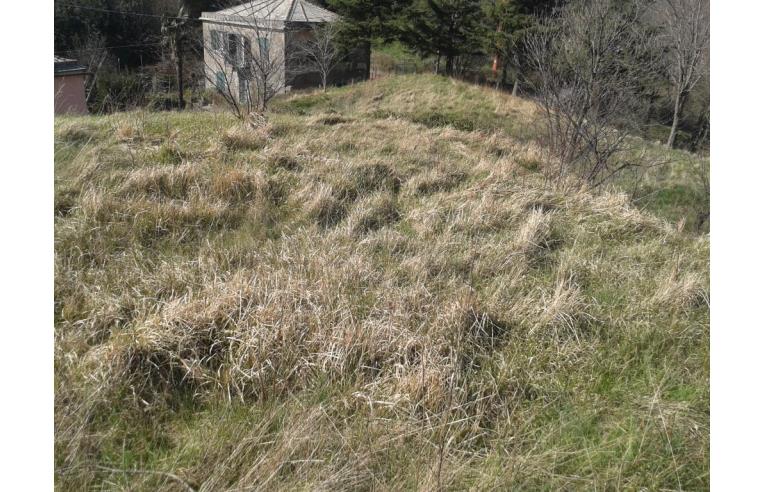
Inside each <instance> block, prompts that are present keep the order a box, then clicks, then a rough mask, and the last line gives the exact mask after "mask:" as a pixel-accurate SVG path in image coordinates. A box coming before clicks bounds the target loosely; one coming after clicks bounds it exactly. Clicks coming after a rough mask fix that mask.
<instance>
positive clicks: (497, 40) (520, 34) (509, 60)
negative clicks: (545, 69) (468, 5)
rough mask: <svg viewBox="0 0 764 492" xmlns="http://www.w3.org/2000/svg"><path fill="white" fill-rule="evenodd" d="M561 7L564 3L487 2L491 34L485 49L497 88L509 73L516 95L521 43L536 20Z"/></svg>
mask: <svg viewBox="0 0 764 492" xmlns="http://www.w3.org/2000/svg"><path fill="white" fill-rule="evenodd" d="M561 3H563V2H559V1H556V0H490V1H488V2H486V14H487V17H488V20H489V23H490V25H491V31H490V33H489V34H488V35H487V36H486V38H485V39H486V43H487V46H486V49H487V51H488V52H489V53H491V54H492V55H493V70H494V75H495V76H496V86H497V87H499V86H502V85H504V84H506V82H507V75H508V74H509V73H510V72H512V75H513V78H514V89H513V93H516V92H517V84H518V77H519V72H520V71H521V70H522V69H523V57H522V55H521V50H522V45H523V39H524V37H525V36H526V35H527V34H528V33H529V32H530V31H531V30H532V29H533V27H534V26H535V25H536V22H537V18H538V16H541V15H547V14H549V13H550V12H551V11H552V9H553V8H554V7H555V6H556V5H560V4H561ZM499 67H500V68H499ZM499 69H500V70H501V74H499Z"/></svg>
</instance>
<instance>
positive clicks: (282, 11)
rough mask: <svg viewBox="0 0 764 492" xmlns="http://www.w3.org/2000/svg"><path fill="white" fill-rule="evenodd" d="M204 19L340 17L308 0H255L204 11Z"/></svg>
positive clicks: (315, 19)
mask: <svg viewBox="0 0 764 492" xmlns="http://www.w3.org/2000/svg"><path fill="white" fill-rule="evenodd" d="M202 19H203V20H220V21H230V22H236V21H239V22H241V21H252V20H261V21H263V20H264V21H267V22H270V23H286V22H309V23H320V22H332V21H335V20H337V19H339V16H338V15H337V14H335V13H334V12H330V11H328V10H326V9H324V8H321V7H319V6H318V5H313V4H312V3H310V2H307V1H306V0H254V1H252V2H245V3H242V4H241V5H236V6H234V7H230V8H227V9H223V10H219V11H217V12H203V13H202Z"/></svg>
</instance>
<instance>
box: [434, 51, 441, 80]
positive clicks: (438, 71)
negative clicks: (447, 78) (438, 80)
mask: <svg viewBox="0 0 764 492" xmlns="http://www.w3.org/2000/svg"><path fill="white" fill-rule="evenodd" d="M438 74H440V51H438V61H436V62H435V75H438Z"/></svg>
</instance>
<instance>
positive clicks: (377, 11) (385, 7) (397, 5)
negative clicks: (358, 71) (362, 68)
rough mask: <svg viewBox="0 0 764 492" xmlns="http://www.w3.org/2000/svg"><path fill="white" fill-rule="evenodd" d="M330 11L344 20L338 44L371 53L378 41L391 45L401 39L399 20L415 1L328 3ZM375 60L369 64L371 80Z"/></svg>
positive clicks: (331, 0) (332, 0) (335, 0)
mask: <svg viewBox="0 0 764 492" xmlns="http://www.w3.org/2000/svg"><path fill="white" fill-rule="evenodd" d="M327 3H328V7H329V8H330V9H331V10H333V11H334V12H336V13H337V14H339V15H340V16H342V18H343V22H342V23H341V25H340V29H339V32H338V33H337V42H338V43H339V44H340V46H341V47H343V48H344V49H347V50H351V49H354V48H358V47H361V48H363V49H365V50H366V53H369V54H370V53H371V44H372V42H373V41H374V40H376V39H381V40H383V41H390V40H393V39H396V38H397V36H398V24H397V20H398V16H399V15H400V14H401V12H403V11H404V10H405V9H406V7H407V6H408V5H409V4H410V3H411V0H328V1H327ZM370 65H371V59H368V60H367V63H366V70H367V74H366V76H367V78H368V77H369V74H370V69H371V67H370Z"/></svg>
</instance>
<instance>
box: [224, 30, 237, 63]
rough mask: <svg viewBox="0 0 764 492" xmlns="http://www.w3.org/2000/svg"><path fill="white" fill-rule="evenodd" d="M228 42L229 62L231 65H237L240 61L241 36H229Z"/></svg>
mask: <svg viewBox="0 0 764 492" xmlns="http://www.w3.org/2000/svg"><path fill="white" fill-rule="evenodd" d="M227 40H228V43H227V45H228V46H227V49H228V61H229V62H230V63H235V62H236V60H238V59H239V36H237V35H236V34H229V35H228V38H227Z"/></svg>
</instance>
